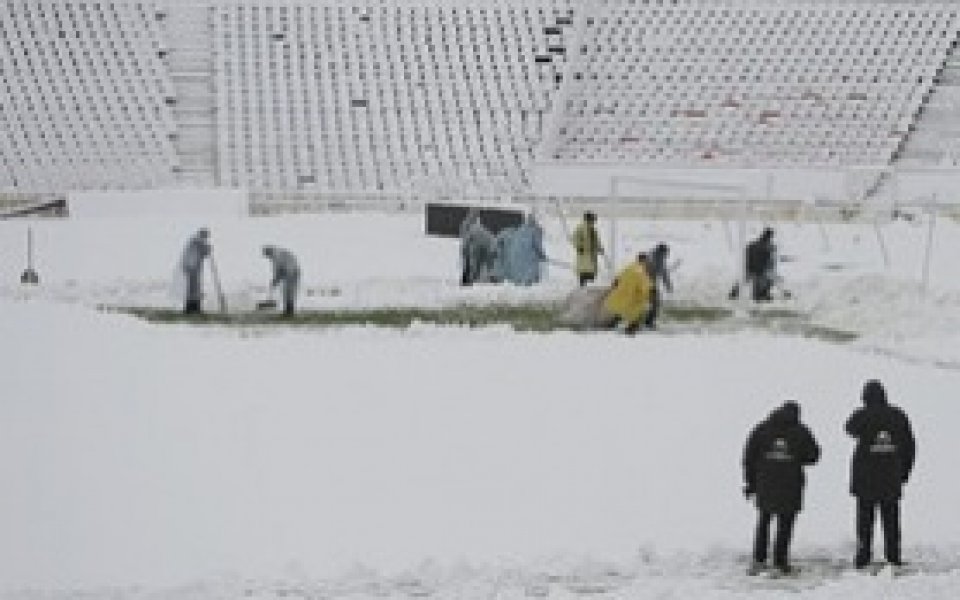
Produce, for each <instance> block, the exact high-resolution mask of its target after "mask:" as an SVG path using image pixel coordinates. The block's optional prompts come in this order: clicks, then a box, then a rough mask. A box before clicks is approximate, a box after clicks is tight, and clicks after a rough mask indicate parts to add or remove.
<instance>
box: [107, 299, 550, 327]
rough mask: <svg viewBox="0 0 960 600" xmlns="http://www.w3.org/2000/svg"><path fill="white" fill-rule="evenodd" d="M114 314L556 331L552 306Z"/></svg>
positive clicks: (198, 320) (154, 319)
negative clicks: (287, 313) (501, 326)
mask: <svg viewBox="0 0 960 600" xmlns="http://www.w3.org/2000/svg"><path fill="white" fill-rule="evenodd" d="M116 310H118V311H119V312H124V313H128V314H131V315H134V316H137V317H140V318H142V319H144V320H146V321H149V322H151V323H184V324H195V325H226V326H252V325H282V326H306V327H331V326H348V325H368V326H376V327H391V328H398V329H405V328H407V327H410V326H411V325H413V324H414V323H431V324H435V325H462V326H468V327H484V326H489V325H510V326H512V327H514V328H515V329H516V330H518V331H552V330H555V329H561V328H562V326H561V325H560V324H559V323H557V321H556V308H555V307H553V306H546V305H544V306H540V305H527V306H510V305H490V306H466V305H464V306H455V307H450V308H437V309H428V308H371V309H354V310H323V311H321V310H304V311H300V312H298V313H297V314H295V315H293V316H292V317H285V316H283V315H280V314H277V313H274V312H266V311H264V312H256V311H253V312H244V313H227V314H223V313H206V314H202V315H184V314H183V313H181V312H180V311H176V310H170V309H155V308H121V309H116Z"/></svg>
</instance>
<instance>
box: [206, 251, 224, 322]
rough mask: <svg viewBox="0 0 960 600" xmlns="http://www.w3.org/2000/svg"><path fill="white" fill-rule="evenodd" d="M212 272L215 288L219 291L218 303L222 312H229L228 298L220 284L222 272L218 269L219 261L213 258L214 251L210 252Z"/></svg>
mask: <svg viewBox="0 0 960 600" xmlns="http://www.w3.org/2000/svg"><path fill="white" fill-rule="evenodd" d="M210 273H211V274H212V275H213V289H214V290H215V291H216V292H217V304H218V305H219V307H220V312H222V313H226V312H227V298H226V297H225V296H224V295H223V288H222V287H221V286H220V273H219V271H217V261H215V260H214V259H213V252H211V253H210Z"/></svg>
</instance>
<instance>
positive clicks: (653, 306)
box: [643, 288, 660, 329]
mask: <svg viewBox="0 0 960 600" xmlns="http://www.w3.org/2000/svg"><path fill="white" fill-rule="evenodd" d="M659 316H660V290H659V289H657V288H653V290H652V291H651V292H650V308H649V309H648V310H647V316H646V318H645V319H644V320H643V324H644V325H646V326H647V327H649V328H651V329H653V328H654V327H656V326H657V317H659Z"/></svg>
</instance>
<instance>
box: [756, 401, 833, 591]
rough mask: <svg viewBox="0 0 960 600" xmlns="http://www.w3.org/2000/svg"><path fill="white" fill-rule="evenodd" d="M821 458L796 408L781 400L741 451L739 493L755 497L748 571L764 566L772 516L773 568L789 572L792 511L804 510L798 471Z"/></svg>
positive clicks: (800, 472)
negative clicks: (752, 541)
mask: <svg viewBox="0 0 960 600" xmlns="http://www.w3.org/2000/svg"><path fill="white" fill-rule="evenodd" d="M819 459H820V446H818V445H817V441H816V440H815V439H814V437H813V434H812V433H811V432H810V429H809V428H807V426H806V425H804V424H803V423H801V422H800V406H799V405H798V404H797V403H796V402H786V403H784V404H783V406H781V407H779V408H777V409H776V410H774V411H773V412H772V413H770V416H769V417H767V418H766V420H764V421H762V422H760V423H759V424H758V425H757V426H756V427H754V429H753V431H752V432H751V433H750V436H749V437H748V438H747V444H746V447H745V448H744V452H743V478H744V482H745V485H744V488H743V491H744V494H745V495H746V496H747V498H750V497H751V496H755V497H756V505H757V511H758V518H757V528H756V532H755V535H754V543H753V564H752V565H751V567H750V572H751V573H758V572H759V571H760V570H761V569H763V568H765V566H766V562H767V549H768V545H769V539H770V523H771V521H772V520H773V517H774V516H776V518H777V534H776V540H775V541H774V550H773V565H774V567H775V568H776V569H777V570H779V571H780V572H782V573H790V572H792V571H793V568H792V567H791V565H790V557H789V553H790V540H791V538H792V536H793V525H794V523H795V522H796V518H797V513H799V512H800V510H801V509H802V508H803V487H804V484H805V477H804V473H803V467H804V466H805V465H812V464H814V463H816V462H817V461H818V460H819Z"/></svg>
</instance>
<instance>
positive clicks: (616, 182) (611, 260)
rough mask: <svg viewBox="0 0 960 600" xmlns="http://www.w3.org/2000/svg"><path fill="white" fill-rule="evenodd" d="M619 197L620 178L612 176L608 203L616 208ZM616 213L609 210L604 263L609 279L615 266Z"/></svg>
mask: <svg viewBox="0 0 960 600" xmlns="http://www.w3.org/2000/svg"><path fill="white" fill-rule="evenodd" d="M619 196H620V178H619V176H617V175H614V176H613V177H611V178H610V203H611V205H613V207H614V208H616V204H617V198H618V197H619ZM615 213H616V211H615V210H611V211H610V214H611V217H610V243H609V247H608V250H609V251H608V252H607V253H606V254H605V256H606V257H607V258H606V261H605V262H606V263H607V272H608V273H609V274H610V278H611V279H612V278H613V275H614V273H613V265H615V264H617V218H616V216H615Z"/></svg>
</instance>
